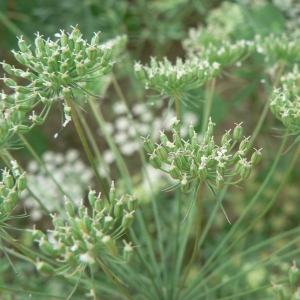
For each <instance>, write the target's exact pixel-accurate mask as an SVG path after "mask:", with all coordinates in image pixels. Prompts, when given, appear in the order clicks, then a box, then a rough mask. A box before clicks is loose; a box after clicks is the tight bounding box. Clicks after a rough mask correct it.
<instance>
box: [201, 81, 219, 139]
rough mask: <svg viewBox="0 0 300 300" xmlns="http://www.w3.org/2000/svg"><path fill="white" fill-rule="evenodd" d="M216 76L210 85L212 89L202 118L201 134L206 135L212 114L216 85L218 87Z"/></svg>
mask: <svg viewBox="0 0 300 300" xmlns="http://www.w3.org/2000/svg"><path fill="white" fill-rule="evenodd" d="M216 81H217V80H216V78H213V79H212V81H211V85H210V91H209V92H208V99H207V100H205V103H204V108H203V119H202V128H201V134H202V136H203V135H204V133H205V131H206V130H207V125H208V119H209V116H210V112H211V108H212V103H213V99H214V94H215V87H216Z"/></svg>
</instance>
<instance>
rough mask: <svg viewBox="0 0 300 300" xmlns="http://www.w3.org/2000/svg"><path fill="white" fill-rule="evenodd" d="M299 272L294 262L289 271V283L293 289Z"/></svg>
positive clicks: (299, 274)
mask: <svg viewBox="0 0 300 300" xmlns="http://www.w3.org/2000/svg"><path fill="white" fill-rule="evenodd" d="M299 276H300V270H299V269H298V268H297V266H296V262H295V261H294V262H293V266H292V267H291V268H290V270H289V282H290V284H291V286H292V287H294V286H295V285H296V283H297V281H298V279H299Z"/></svg>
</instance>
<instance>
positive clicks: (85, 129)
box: [77, 109, 112, 184]
mask: <svg viewBox="0 0 300 300" xmlns="http://www.w3.org/2000/svg"><path fill="white" fill-rule="evenodd" d="M77 113H78V116H79V119H80V122H81V124H82V126H83V128H84V131H85V133H86V135H87V137H88V140H89V142H90V144H91V145H92V148H93V151H94V153H95V154H96V158H97V160H98V161H99V164H100V165H102V166H103V167H104V170H105V177H106V178H107V182H108V183H109V184H110V183H111V182H112V180H111V177H110V174H109V170H108V168H107V165H106V163H105V162H104V160H103V157H102V155H101V153H100V151H99V149H98V147H97V144H96V141H95V139H94V137H93V134H92V132H91V130H90V128H89V126H88V124H87V122H86V121H85V119H84V117H83V115H82V113H81V111H80V109H77Z"/></svg>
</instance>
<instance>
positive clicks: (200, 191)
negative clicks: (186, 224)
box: [180, 181, 203, 289]
mask: <svg viewBox="0 0 300 300" xmlns="http://www.w3.org/2000/svg"><path fill="white" fill-rule="evenodd" d="M197 198H198V201H197V227H196V240H195V245H194V250H193V254H192V256H191V259H190V261H189V263H188V266H187V268H186V270H185V273H184V275H183V279H182V281H181V285H180V289H182V287H183V286H184V284H185V281H186V278H187V276H188V274H189V272H190V270H191V267H192V266H193V263H194V262H195V260H196V258H197V254H198V251H199V241H200V237H201V223H202V201H203V182H202V181H200V183H199V187H198V191H197Z"/></svg>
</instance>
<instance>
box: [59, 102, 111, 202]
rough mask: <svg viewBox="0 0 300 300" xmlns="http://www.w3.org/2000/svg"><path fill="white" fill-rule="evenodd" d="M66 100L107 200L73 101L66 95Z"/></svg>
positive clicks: (105, 189)
mask: <svg viewBox="0 0 300 300" xmlns="http://www.w3.org/2000/svg"><path fill="white" fill-rule="evenodd" d="M65 100H66V102H67V105H68V106H69V107H70V108H71V111H72V119H73V122H74V124H75V127H76V130H77V133H78V135H79V138H80V140H81V143H82V145H83V148H84V150H85V153H86V155H87V157H88V159H89V161H90V164H91V166H92V168H93V170H94V172H95V175H96V177H97V179H98V182H99V183H100V186H101V188H102V191H103V192H104V194H105V197H106V198H107V200H108V199H109V194H108V191H107V188H106V185H105V184H104V182H103V180H102V178H101V176H100V174H99V171H98V168H97V165H96V163H95V160H94V158H93V155H92V153H91V150H90V147H89V145H88V143H87V141H86V138H85V135H84V132H83V130H82V127H81V125H80V122H79V119H78V116H77V112H76V109H75V107H74V104H73V101H72V99H71V98H69V97H66V98H65Z"/></svg>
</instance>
